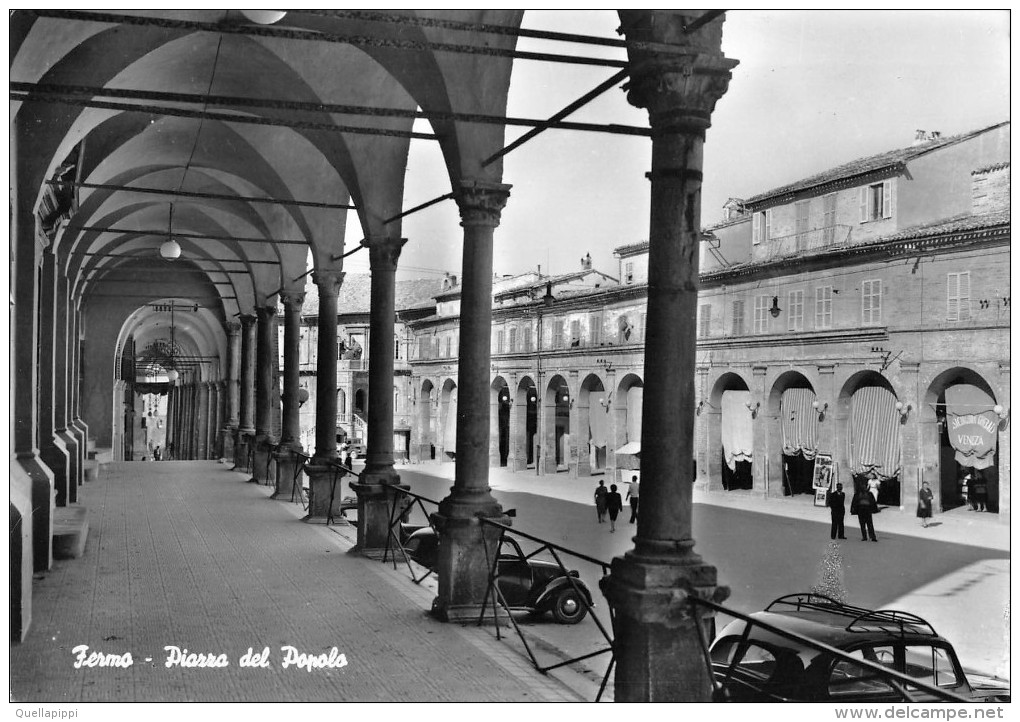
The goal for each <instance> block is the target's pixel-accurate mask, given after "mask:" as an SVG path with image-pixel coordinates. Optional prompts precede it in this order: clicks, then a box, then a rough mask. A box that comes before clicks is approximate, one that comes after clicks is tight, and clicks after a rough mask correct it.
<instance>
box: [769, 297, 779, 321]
mask: <svg viewBox="0 0 1020 722" xmlns="http://www.w3.org/2000/svg"><path fill="white" fill-rule="evenodd" d="M781 312H782V309H781V308H779V296H773V297H772V308H770V309H769V313H771V314H772V318H779V314H780V313H781Z"/></svg>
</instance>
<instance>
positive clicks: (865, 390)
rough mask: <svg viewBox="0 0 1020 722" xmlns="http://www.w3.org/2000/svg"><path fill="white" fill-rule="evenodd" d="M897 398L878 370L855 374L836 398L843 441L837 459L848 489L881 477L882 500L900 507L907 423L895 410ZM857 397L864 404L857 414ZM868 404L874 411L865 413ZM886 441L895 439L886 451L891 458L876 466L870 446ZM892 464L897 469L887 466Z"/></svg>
mask: <svg viewBox="0 0 1020 722" xmlns="http://www.w3.org/2000/svg"><path fill="white" fill-rule="evenodd" d="M897 399H898V394H897V393H896V389H895V388H894V387H893V385H892V383H891V382H890V381H889V379H887V378H886V377H885V376H883V375H882V374H880V373H878V372H877V371H874V370H871V369H864V370H861V371H857V372H856V373H854V374H851V375H850V376H849V377H848V378H847V379H846V381H845V382H844V383H843V386H842V387H841V388H840V390H839V394H838V396H837V400H836V438H837V439H841V440H842V441H843V443H842V444H841V446H842V449H837V452H836V453H837V459H840V461H839V464H838V466H839V472H838V473H839V475H840V477H841V478H842V479H843V486H844V489H846V490H847V491H848V492H849V490H850V489H853V491H854V493H856V492H859V491H861V490H865V489H867V485H868V480H869V477H874V476H879V477H881V482H880V483H881V487H880V489H879V492H878V500H879V503H880V504H885V505H888V506H896V507H899V505H900V503H901V499H902V494H901V479H900V471H901V469H900V459H901V453H902V448H903V439H902V428H903V424H902V423H900V417H899V415H898V414H897V413H896V411H895V403H896V401H897ZM855 400H856V403H857V404H860V408H859V409H858V413H857V414H854V405H855ZM865 404H867V405H869V407H870V406H873V407H874V410H873V411H872V412H869V413H865V411H864V406H865ZM855 418H856V421H855ZM865 419H867V423H865ZM883 440H891V441H892V444H893V445H894V446H893V447H890V451H889V453H888V454H883V456H885V457H888V460H885V461H884V463H881V464H880V466H878V467H872V464H873V463H874V462H876V459H873V458H871V455H870V452H868V451H866V449H869V448H872V447H873V446H874V443H875V442H877V443H879V444H880V445H882V444H881V442H882V441H883ZM883 446H884V445H883ZM861 453H866V454H868V458H867V459H862V458H859V457H860V456H861ZM889 466H892V467H894V468H893V469H889V468H886V467H889ZM848 495H849V494H848Z"/></svg>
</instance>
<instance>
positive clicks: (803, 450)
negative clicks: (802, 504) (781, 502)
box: [769, 371, 819, 496]
mask: <svg viewBox="0 0 1020 722" xmlns="http://www.w3.org/2000/svg"><path fill="white" fill-rule="evenodd" d="M815 401H816V399H815V392H814V389H812V388H811V384H810V383H809V382H808V380H807V379H806V378H805V377H804V376H803V375H801V374H799V373H796V372H793V371H791V372H788V373H785V374H783V375H781V376H780V377H779V378H778V379H777V380H776V385H775V386H774V387H773V390H772V394H771V396H770V398H769V407H770V411H771V410H772V409H773V408H774V404H775V403H777V402H778V410H779V419H780V429H781V431H782V436H781V438H780V445H781V447H782V449H781V450H782V458H783V468H782V474H783V495H784V496H791V495H794V494H814V488H813V487H812V481H813V478H814V469H815V456H817V454H818V419H819V412H818V409H816V408H815V406H814V404H815Z"/></svg>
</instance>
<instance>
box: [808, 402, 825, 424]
mask: <svg viewBox="0 0 1020 722" xmlns="http://www.w3.org/2000/svg"><path fill="white" fill-rule="evenodd" d="M811 406H812V408H814V410H815V411H817V412H818V420H819V421H821V420H822V419H824V418H825V411H826V410H827V409H828V408H829V402H828V401H826V402H824V403H818V400H817V399H815V400H814V401H812V402H811Z"/></svg>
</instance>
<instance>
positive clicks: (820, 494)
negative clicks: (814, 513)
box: [815, 489, 829, 506]
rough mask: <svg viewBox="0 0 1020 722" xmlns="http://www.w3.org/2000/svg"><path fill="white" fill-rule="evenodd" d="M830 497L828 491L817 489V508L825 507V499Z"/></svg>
mask: <svg viewBox="0 0 1020 722" xmlns="http://www.w3.org/2000/svg"><path fill="white" fill-rule="evenodd" d="M828 495H829V490H828V489H815V506H825V497H826V496H828Z"/></svg>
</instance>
